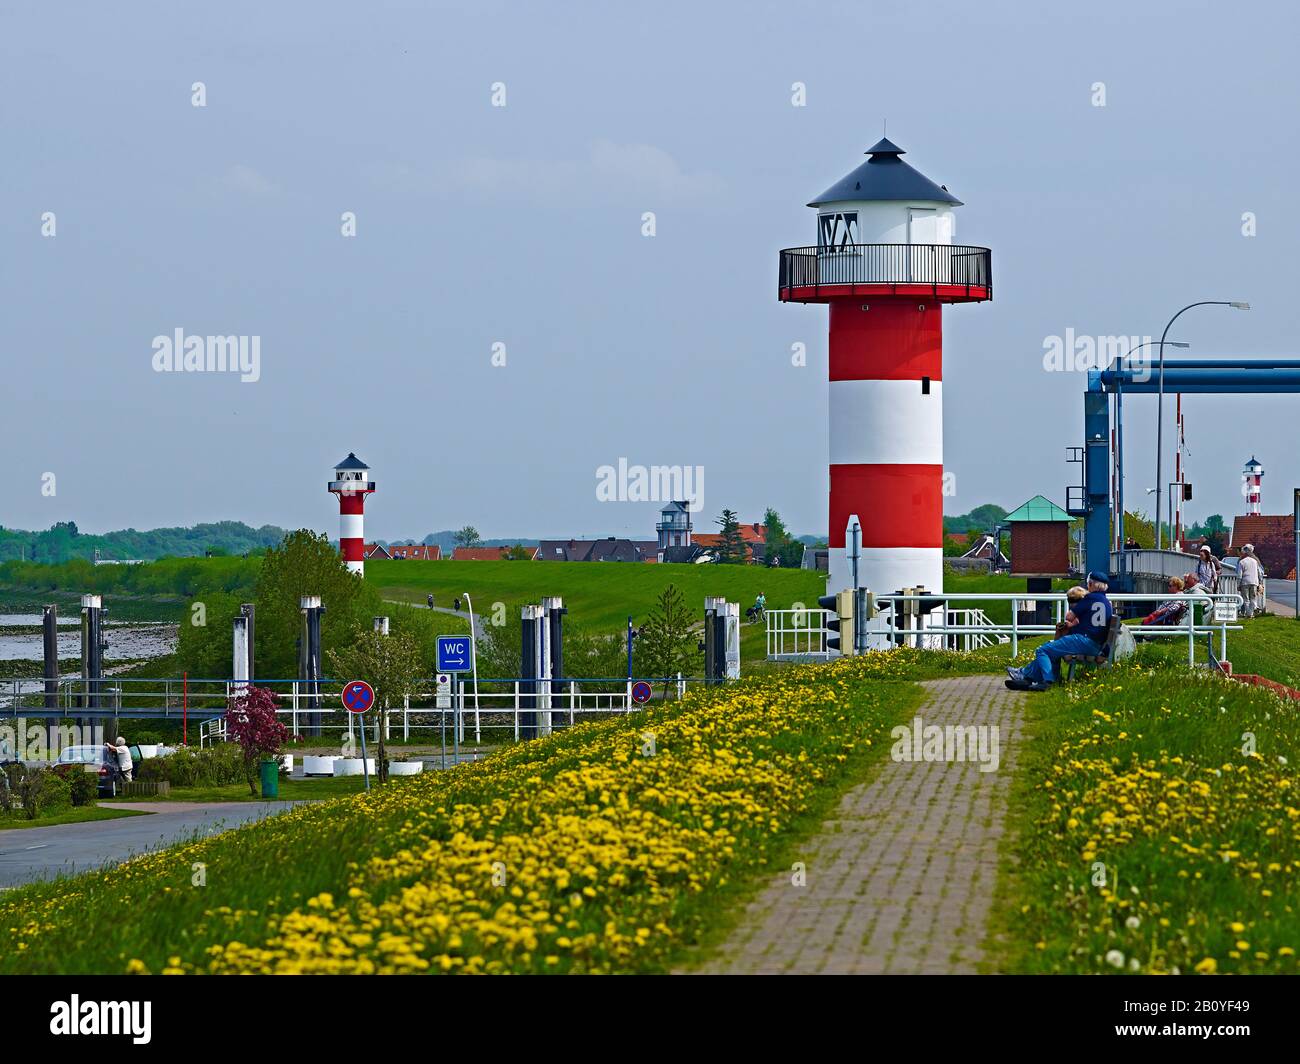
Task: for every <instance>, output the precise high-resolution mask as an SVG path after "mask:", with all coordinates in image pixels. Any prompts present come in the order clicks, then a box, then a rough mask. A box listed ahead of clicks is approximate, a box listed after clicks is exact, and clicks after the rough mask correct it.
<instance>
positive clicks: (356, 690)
mask: <svg viewBox="0 0 1300 1064" xmlns="http://www.w3.org/2000/svg"><path fill="white" fill-rule="evenodd" d="M374 704H375V689H374V688H373V687H371V686H370V685H369V684H368V683H366V681H365V680H353V681H352V682H351V683H349V684H348V685H347V686H345V687H344V688H343V708H344V709H346V710H347V711H348V712H349V713H364V712H366V710H368V709H370V707H371V706H373V705H374Z"/></svg>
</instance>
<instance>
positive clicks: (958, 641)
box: [946, 606, 1011, 651]
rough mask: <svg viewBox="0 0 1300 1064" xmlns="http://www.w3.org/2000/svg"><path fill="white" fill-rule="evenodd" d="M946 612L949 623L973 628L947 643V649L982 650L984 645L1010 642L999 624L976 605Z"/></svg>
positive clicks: (1009, 637) (1008, 636)
mask: <svg viewBox="0 0 1300 1064" xmlns="http://www.w3.org/2000/svg"><path fill="white" fill-rule="evenodd" d="M946 612H947V616H948V623H949V624H956V625H957V626H958V627H961V628H972V629H975V631H970V632H965V633H963V634H962V635H959V636H957V637H955V640H954V641H952V642H950V643H949V645H948V649H949V650H963V651H971V650H982V649H983V648H984V647H991V646H994V645H995V644H998V643H1009V642H1011V636H1010V635H1008V634H1006V633H1004V632H1003V631H1002V628H1001V626H1000V625H998V624H997V623H996V622H995V621H994V620H993V619H992V618H991V617H990V616H989V615H988V614H987V613H985V612H984V611H983V610H982V609H979V608H978V607H975V606H971V607H966V608H962V609H950V610H947V611H946ZM980 629H983V630H982V631H981V630H980Z"/></svg>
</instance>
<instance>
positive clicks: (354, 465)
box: [334, 451, 370, 469]
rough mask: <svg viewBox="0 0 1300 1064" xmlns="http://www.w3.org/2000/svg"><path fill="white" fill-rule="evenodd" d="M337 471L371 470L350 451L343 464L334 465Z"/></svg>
mask: <svg viewBox="0 0 1300 1064" xmlns="http://www.w3.org/2000/svg"><path fill="white" fill-rule="evenodd" d="M334 468H335V469H369V468H370V467H369V466H368V465H366V463H365V462H363V461H361V459H360V458H358V457H357V456H356V455H355V454H353V453H352V452H351V451H348V456H347V457H346V458H345V459H343V461H341V462H335V463H334Z"/></svg>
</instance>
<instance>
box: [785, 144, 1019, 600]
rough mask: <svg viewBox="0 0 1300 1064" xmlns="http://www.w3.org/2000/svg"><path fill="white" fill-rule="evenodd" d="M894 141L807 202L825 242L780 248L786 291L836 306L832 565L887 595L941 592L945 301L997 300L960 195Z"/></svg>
mask: <svg viewBox="0 0 1300 1064" xmlns="http://www.w3.org/2000/svg"><path fill="white" fill-rule="evenodd" d="M902 154H903V151H902V149H901V148H899V147H897V146H896V145H894V144H892V143H890V141H888V140H885V139H882V140H881V141H880V142H879V143H878V144H876V145H874V146H873V147H872V148H871V149H870V151H868V153H867V156H868V158H867V161H866V162H864V163H863V164H862V165H861V166H859V167H858V168H857V169H856V170H854V171H853V172H852V173H850V174H849V175H848V176H847V177H845V178H843V179H842V180H840V181H838V182H837V183H836V184H834V185H832V186H831V187H830V188H829V189H827V190H826V191H825V192H823V193H822V194H821V195H820V196H819V197H817V199H815V200H813V201H812V202H811V203H810V204H808V206H810V207H813V208H814V209H816V211H817V243H816V245H815V246H813V247H803V248H790V249H787V250H786V251H783V252H781V271H780V281H779V296H780V298H781V299H782V300H785V301H788V302H804V303H826V304H828V305H829V307H830V347H829V381H830V384H829V424H828V431H829V436H830V499H829V500H828V513H829V519H830V527H829V529H828V530H827V531H828V532H829V537H830V538H829V545H830V565H829V572H828V575H827V591H829V592H836V591H841V590H844V589H845V588H848V587H851V586H852V585H853V574H852V572H851V569H850V562H849V559H848V557H847V555H846V546H847V544H846V525H847V524H848V522H849V520H850V518H852V517H854V516H856V517H857V518H858V520H859V523H860V526H861V552H860V557H859V561H858V572H857V578H858V579H857V582H858V585H859V586H862V587H867V588H870V589H871V590H873V591H875V592H877V593H879V594H888V593H889V592H893V591H899V590H901V589H903V588H906V587H917V586H924V587H926V588H927V589H928V590H931V591H940V590H942V589H943V498H944V473H943V306H944V304H946V303H966V302H978V301H982V300H987V299H991V298H992V294H993V282H992V255H991V253H990V252H989V250H988V249H987V248H980V247H969V246H963V245H957V244H953V242H952V236H953V208H954V207H959V206H960V205H961V201H960V200H958V199H957V198H956V197H955V196H954V195H952V193H950V192H949V191H948V190H947V188H945V187H943V186H941V185H937V184H935V183H934V182H933V181H931V180H929V179H928V178H927V177H925V176H923V175H922V174H920V173H919V172H918V171H916V170H915V169H913V168H912V167H911V166H910V165H908V164H907V163H905V162H903V160H902V159H901V158H900V156H901V155H902Z"/></svg>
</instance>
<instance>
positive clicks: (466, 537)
mask: <svg viewBox="0 0 1300 1064" xmlns="http://www.w3.org/2000/svg"><path fill="white" fill-rule="evenodd" d="M482 542H483V540H482V538H481V537H480V536H479V534H478V529H477V528H475V527H474V526H473V525H466V526H465V527H464V528H462V529H461V530H460V531H459V532H457V533H456V546H458V547H477V546H479V545H480V544H481V543H482Z"/></svg>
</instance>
